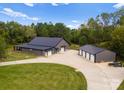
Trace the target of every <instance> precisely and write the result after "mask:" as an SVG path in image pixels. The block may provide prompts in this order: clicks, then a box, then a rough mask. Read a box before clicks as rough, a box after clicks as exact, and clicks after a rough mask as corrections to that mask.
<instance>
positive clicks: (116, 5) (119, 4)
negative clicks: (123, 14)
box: [113, 3, 124, 9]
mask: <svg viewBox="0 0 124 93" xmlns="http://www.w3.org/2000/svg"><path fill="white" fill-rule="evenodd" d="M113 7H114V8H117V9H119V8H122V7H124V3H118V4H115V5H113Z"/></svg>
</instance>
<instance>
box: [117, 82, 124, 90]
mask: <svg viewBox="0 0 124 93" xmlns="http://www.w3.org/2000/svg"><path fill="white" fill-rule="evenodd" d="M118 90H124V80H123V82H122V83H121V85H120V86H119V87H118Z"/></svg>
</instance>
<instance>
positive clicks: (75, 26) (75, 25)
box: [67, 24, 80, 29]
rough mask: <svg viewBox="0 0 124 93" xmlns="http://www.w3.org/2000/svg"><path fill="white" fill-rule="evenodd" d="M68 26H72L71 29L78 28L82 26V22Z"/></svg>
mask: <svg viewBox="0 0 124 93" xmlns="http://www.w3.org/2000/svg"><path fill="white" fill-rule="evenodd" d="M67 27H69V28H71V29H77V28H79V27H80V24H74V25H67Z"/></svg>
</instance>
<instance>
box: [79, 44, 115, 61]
mask: <svg viewBox="0 0 124 93" xmlns="http://www.w3.org/2000/svg"><path fill="white" fill-rule="evenodd" d="M79 55H81V56H83V57H84V58H86V59H87V60H89V61H90V62H102V61H105V62H107V61H115V59H116V53H114V52H112V51H110V50H106V49H103V48H99V47H96V46H93V45H84V46H82V47H80V50H79Z"/></svg>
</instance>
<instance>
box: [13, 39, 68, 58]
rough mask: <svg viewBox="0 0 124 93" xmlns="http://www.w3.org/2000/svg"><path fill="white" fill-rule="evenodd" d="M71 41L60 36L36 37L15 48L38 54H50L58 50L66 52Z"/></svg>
mask: <svg viewBox="0 0 124 93" xmlns="http://www.w3.org/2000/svg"><path fill="white" fill-rule="evenodd" d="M68 47H69V43H68V42H67V41H66V40H65V39H63V38H58V37H35V38H34V39H33V40H31V41H30V42H29V43H24V44H21V45H16V46H14V50H19V51H28V52H33V53H36V54H38V55H43V56H50V55H52V54H55V53H58V52H64V51H66V49H67V48H68Z"/></svg>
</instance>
